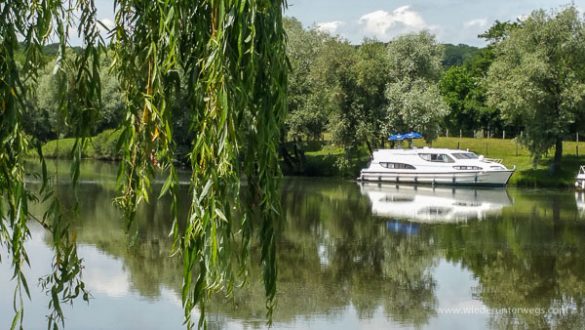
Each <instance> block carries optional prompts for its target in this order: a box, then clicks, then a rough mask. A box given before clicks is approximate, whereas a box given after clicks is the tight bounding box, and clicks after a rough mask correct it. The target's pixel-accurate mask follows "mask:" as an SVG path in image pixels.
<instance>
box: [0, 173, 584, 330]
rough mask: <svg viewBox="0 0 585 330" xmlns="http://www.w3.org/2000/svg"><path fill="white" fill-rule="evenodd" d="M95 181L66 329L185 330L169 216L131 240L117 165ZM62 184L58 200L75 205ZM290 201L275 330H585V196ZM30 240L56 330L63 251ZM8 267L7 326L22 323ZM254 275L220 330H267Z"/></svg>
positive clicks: (301, 196)
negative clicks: (87, 294) (54, 273)
mask: <svg viewBox="0 0 585 330" xmlns="http://www.w3.org/2000/svg"><path fill="white" fill-rule="evenodd" d="M67 168H68V166H67V165H59V167H58V168H55V167H54V168H53V170H55V171H61V170H62V171H66V170H67ZM82 171H83V172H84V173H85V175H84V176H83V179H82V183H81V184H80V187H79V195H80V196H81V204H82V205H81V211H80V214H79V216H78V217H77V219H76V221H75V227H74V228H75V231H76V233H77V240H78V242H79V254H80V255H81V256H82V257H83V259H84V264H85V269H84V272H83V278H84V280H85V282H86V285H87V287H88V288H89V290H90V291H91V295H92V299H91V300H90V303H89V304H86V303H84V302H82V301H78V302H76V303H75V304H74V305H73V306H72V307H71V306H68V307H66V308H65V314H66V317H67V319H66V328H67V329H182V328H183V326H182V307H181V301H180V286H181V265H180V261H179V260H178V259H176V258H169V257H168V251H169V249H170V245H171V242H170V241H169V239H168V232H169V230H170V223H169V218H168V205H167V204H166V202H165V201H159V202H158V203H156V204H152V205H148V206H146V207H144V208H143V209H142V210H141V212H140V213H139V216H138V218H137V220H136V223H135V226H134V228H133V229H132V231H131V233H130V234H129V235H127V234H126V233H125V231H124V223H123V222H122V221H120V215H119V213H118V212H117V210H116V209H115V208H114V207H113V206H112V198H113V197H114V196H115V191H114V189H115V188H114V187H115V183H114V179H115V173H116V172H115V168H114V167H113V166H112V165H109V164H105V163H88V164H85V165H84V167H83V170H82ZM60 180H61V181H60V182H59V186H58V187H59V189H58V191H59V195H60V196H61V198H62V200H63V201H64V203H65V204H67V203H71V197H70V195H69V194H70V187H69V185H68V184H67V181H66V179H64V178H61V179H60ZM282 202H283V206H284V211H285V214H286V220H285V221H284V222H283V223H282V226H281V227H280V239H279V272H280V273H279V284H278V290H279V296H278V297H279V298H278V309H277V311H276V313H275V315H274V328H275V329H308V328H312V329H358V328H361V329H388V328H406V329H408V328H429V329H453V328H456V327H459V328H464V329H481V328H510V327H519V328H550V327H560V328H575V329H580V328H584V327H585V311H584V310H583V308H584V303H585V196H583V195H579V194H575V193H574V192H571V191H551V190H518V189H507V190H506V189H469V188H468V189H462V188H457V189H452V188H436V189H432V188H431V187H418V188H414V187H412V186H400V187H397V186H394V185H384V186H378V185H375V184H373V185H364V186H361V185H359V184H357V183H355V182H350V181H338V180H329V179H313V178H312V179H306V178H287V179H285V180H284V181H283V183H282ZM35 212H38V213H41V212H42V208H41V207H40V206H37V207H36V209H35ZM31 231H32V238H31V239H30V240H29V242H28V244H27V249H28V252H29V255H30V258H31V265H32V266H31V268H30V270H29V271H28V275H27V277H28V279H29V284H30V285H31V286H32V292H31V296H32V297H31V300H30V301H27V303H26V307H25V322H24V327H25V329H45V328H46V318H45V315H46V314H47V304H48V299H47V297H46V296H45V295H44V293H42V291H41V290H40V288H39V287H38V286H36V285H35V283H36V280H37V279H38V278H39V277H41V276H43V275H45V274H47V273H48V272H49V270H50V262H51V257H52V252H51V248H50V246H49V245H48V244H49V242H50V239H49V238H48V237H47V234H46V233H44V232H43V230H42V228H40V227H39V226H37V225H35V224H34V223H31ZM5 256H6V254H5V253H3V254H2V257H3V258H2V261H3V263H2V264H0V290H1V291H0V292H2V294H1V295H0V328H8V327H9V325H10V320H11V317H12V305H11V304H12V291H13V288H14V282H13V281H11V280H10V278H11V275H12V274H11V272H10V269H9V260H8V259H6V258H5ZM250 272H251V274H252V275H251V276H252V281H251V283H250V284H249V285H248V286H246V287H245V288H243V289H239V290H237V291H236V294H235V297H234V299H233V300H230V301H224V300H222V299H220V298H217V299H215V300H214V301H213V303H212V304H211V306H210V310H211V311H210V312H209V316H208V319H209V323H210V327H211V328H217V329H256V328H264V327H265V319H264V315H265V310H264V296H263V288H262V284H261V283H260V282H259V280H256V279H259V278H260V268H259V266H258V265H256V264H252V265H251V267H250ZM196 316H197V315H195V317H196Z"/></svg>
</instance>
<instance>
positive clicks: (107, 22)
mask: <svg viewBox="0 0 585 330" xmlns="http://www.w3.org/2000/svg"><path fill="white" fill-rule="evenodd" d="M99 22H100V23H101V24H99V23H98V24H97V26H98V29H99V30H100V33H101V34H102V36H106V35H108V34H109V30H112V29H113V28H114V26H115V24H114V21H112V20H111V19H109V18H102V19H100V20H99Z"/></svg>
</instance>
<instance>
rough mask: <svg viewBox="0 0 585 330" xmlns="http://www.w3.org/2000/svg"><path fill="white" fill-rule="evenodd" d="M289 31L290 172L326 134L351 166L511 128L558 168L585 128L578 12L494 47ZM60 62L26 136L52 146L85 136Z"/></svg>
mask: <svg viewBox="0 0 585 330" xmlns="http://www.w3.org/2000/svg"><path fill="white" fill-rule="evenodd" d="M284 26H285V29H286V33H287V50H286V52H287V56H288V59H289V65H290V72H289V77H288V115H287V116H286V119H285V122H284V125H283V127H282V128H281V134H280V147H279V151H280V155H281V158H282V159H283V161H284V164H285V166H286V167H287V169H288V170H289V171H292V172H298V173H300V172H302V171H303V167H304V161H305V160H304V159H305V156H304V152H305V151H306V150H307V148H310V145H311V143H315V142H318V141H322V140H323V138H324V136H325V135H326V136H327V139H328V140H330V142H332V143H334V144H336V145H339V146H342V147H343V149H344V151H345V157H342V158H340V159H339V160H338V161H337V165H338V166H339V167H340V168H342V169H343V168H348V167H350V165H351V164H352V162H354V161H355V160H356V159H359V157H360V156H363V154H364V153H365V152H369V153H371V152H372V150H374V149H376V148H380V147H383V146H385V145H387V137H388V135H389V134H392V133H397V132H406V131H413V130H414V131H419V132H421V133H423V135H424V137H425V139H426V140H427V142H430V141H432V140H433V139H435V138H436V137H437V136H438V135H439V134H440V133H441V132H443V133H446V132H451V135H459V134H463V135H464V136H472V135H474V133H475V132H478V131H481V132H491V133H493V132H498V133H499V134H501V132H502V131H506V133H507V136H509V137H514V136H515V137H517V138H518V139H519V140H520V142H522V143H523V144H525V145H526V146H527V147H528V149H529V150H530V151H531V152H532V154H533V156H534V161H535V163H536V162H537V161H538V160H539V159H540V158H541V157H542V155H543V154H545V153H547V152H548V151H549V150H551V149H554V150H555V152H554V160H555V162H554V164H555V165H556V166H558V165H559V164H560V159H561V157H562V140H563V139H564V138H565V137H567V136H568V135H569V134H571V133H575V132H579V131H580V130H581V129H582V127H580V126H579V122H582V121H580V120H581V119H582V118H583V114H584V113H585V111H584V106H583V105H584V103H583V100H584V97H583V95H584V94H585V87H584V86H585V85H584V80H585V69H584V68H583V66H584V64H583V63H585V61H584V60H583V59H584V58H585V49H584V47H585V46H584V45H585V42H583V41H584V40H583V38H584V37H583V35H584V32H583V31H584V28H583V18H582V17H580V16H579V14H578V11H577V10H576V8H575V7H573V6H570V7H567V8H564V9H562V10H559V11H551V12H546V11H544V10H537V11H534V12H533V13H532V14H531V15H530V16H528V17H527V18H525V19H524V20H518V21H515V22H499V21H496V22H495V23H494V24H493V26H492V27H490V28H489V30H488V31H486V32H485V33H483V34H481V35H479V37H480V38H483V39H485V40H486V41H487V42H488V46H486V47H484V48H476V47H471V46H467V45H457V46H455V45H442V44H439V43H438V42H437V40H436V38H435V36H433V35H432V34H430V33H429V32H425V31H423V32H420V33H418V34H411V35H405V36H400V37H397V38H396V39H394V40H392V41H391V42H388V43H382V42H379V41H376V40H372V39H366V40H364V41H363V43H362V44H360V45H352V44H350V43H349V42H348V41H347V40H344V39H343V38H341V37H339V36H332V35H329V34H326V33H323V32H320V31H318V30H317V29H314V28H304V27H303V26H302V24H301V23H300V22H299V21H298V20H296V19H295V18H284ZM72 51H73V50H72ZM48 61H49V63H48V64H49V65H47V66H46V69H45V70H44V72H43V74H42V75H41V77H40V84H39V88H38V92H37V93H36V94H35V98H34V102H35V103H36V104H35V106H31V107H30V108H29V111H27V113H26V115H27V119H26V121H25V123H26V127H25V129H27V131H28V132H29V133H30V134H32V135H34V136H35V137H37V138H39V139H41V140H43V141H45V140H48V139H54V138H58V137H62V136H70V135H71V134H73V132H71V131H70V130H69V129H68V127H69V125H68V124H67V123H66V122H65V120H64V116H63V114H62V113H60V112H59V111H58V108H59V106H58V102H57V101H56V100H57V98H58V97H60V95H59V93H62V92H63V91H64V90H65V91H66V90H67V87H66V84H67V81H68V80H71V79H73V77H66V76H64V73H62V72H59V73H57V74H55V73H54V72H52V68H53V67H54V66H55V65H56V61H57V58H56V57H53V58H52V59H51V58H49V60H48ZM110 65H111V57H110V56H106V58H105V60H104V61H103V62H102V64H101V67H100V76H101V79H102V97H103V99H102V107H101V111H100V112H99V116H98V118H97V122H96V125H95V126H94V128H93V129H94V131H93V132H92V133H94V134H95V133H98V132H100V131H102V130H104V129H107V128H116V127H118V126H119V125H120V124H121V123H122V121H123V119H124V111H125V110H124V105H123V102H122V100H123V98H122V95H121V94H120V85H119V82H118V80H117V77H116V76H115V75H113V74H112V73H110V71H109V70H108V68H109V66H110ZM71 97H75V96H74V95H71ZM175 98H176V101H175V102H173V104H172V108H173V111H172V112H173V120H172V123H173V126H174V132H175V134H174V139H175V142H176V143H177V145H178V146H180V147H179V150H189V146H190V145H192V143H193V139H192V138H191V137H190V136H189V134H188V132H189V127H190V123H191V122H192V120H193V118H192V117H191V115H190V112H189V111H186V109H187V108H188V104H189V98H190V96H189V92H188V91H186V90H185V89H182V88H180V86H179V87H178V88H177V89H176V92H175ZM520 132H522V135H521V136H520ZM492 135H493V134H492ZM179 156H181V155H179Z"/></svg>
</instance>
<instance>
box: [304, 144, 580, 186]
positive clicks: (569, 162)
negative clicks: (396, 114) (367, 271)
mask: <svg viewBox="0 0 585 330" xmlns="http://www.w3.org/2000/svg"><path fill="white" fill-rule="evenodd" d="M414 144H415V145H416V146H417V147H423V146H425V143H424V141H422V140H415V143H414ZM405 146H406V144H405ZM432 146H433V147H436V148H451V149H456V148H459V149H463V150H465V149H469V150H470V151H473V152H475V153H477V154H480V155H484V156H485V157H487V158H495V159H501V160H502V163H503V164H504V165H506V166H507V167H513V166H515V167H516V173H514V175H513V176H512V178H511V179H510V185H515V186H525V187H569V186H571V187H572V186H573V184H574V182H575V181H574V180H575V176H576V174H577V171H578V170H579V165H581V164H585V155H584V154H585V143H579V145H577V143H576V142H573V141H567V142H565V143H564V144H563V151H564V153H563V161H562V164H561V171H560V173H557V174H554V175H553V174H552V173H551V172H550V165H551V162H552V159H551V157H552V155H553V152H554V150H551V152H550V153H549V155H545V157H544V158H543V159H542V160H541V161H540V162H539V163H538V165H537V167H536V168H533V167H532V156H531V155H530V152H529V151H528V150H527V149H526V148H525V147H523V146H522V145H520V144H517V143H516V142H515V140H511V139H505V140H504V139H476V138H461V139H460V138H457V137H452V138H446V137H441V138H438V139H437V140H435V141H433V144H432ZM577 147H579V156H577ZM342 156H343V148H341V147H336V146H333V145H325V146H324V147H323V148H322V149H321V150H318V151H311V152H307V153H306V157H307V167H308V169H309V170H310V173H308V174H309V175H323V176H338V175H341V173H340V171H339V170H337V169H336V168H335V164H336V160H337V159H338V158H340V157H342ZM368 159H369V155H367V152H366V151H365V150H361V151H360V157H359V161H358V163H359V164H358V165H357V166H354V168H353V169H352V170H353V171H354V172H355V173H353V172H352V173H346V176H349V177H352V176H357V174H358V173H359V168H361V167H363V166H364V165H365V164H366V163H367V161H368ZM350 172H351V171H350Z"/></svg>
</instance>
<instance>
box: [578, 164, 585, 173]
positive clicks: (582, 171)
mask: <svg viewBox="0 0 585 330" xmlns="http://www.w3.org/2000/svg"><path fill="white" fill-rule="evenodd" d="M579 174H585V165H581V166H580V167H579Z"/></svg>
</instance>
